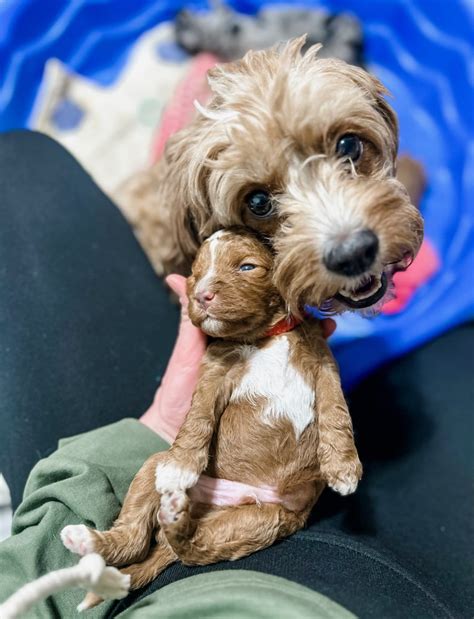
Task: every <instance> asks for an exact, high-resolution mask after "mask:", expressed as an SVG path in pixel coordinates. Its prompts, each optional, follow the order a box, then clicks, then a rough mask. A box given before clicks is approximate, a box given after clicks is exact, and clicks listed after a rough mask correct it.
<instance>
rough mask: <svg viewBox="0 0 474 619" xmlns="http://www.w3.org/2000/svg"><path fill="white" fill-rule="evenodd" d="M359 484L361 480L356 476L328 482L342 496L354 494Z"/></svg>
mask: <svg viewBox="0 0 474 619" xmlns="http://www.w3.org/2000/svg"><path fill="white" fill-rule="evenodd" d="M358 484H359V480H358V478H357V477H356V476H354V477H344V478H342V479H335V480H333V481H331V482H329V483H328V485H329V487H330V488H332V489H333V490H334V491H335V492H338V493H339V494H341V495H342V496H347V495H348V494H353V493H354V492H355V491H356V490H357V486H358Z"/></svg>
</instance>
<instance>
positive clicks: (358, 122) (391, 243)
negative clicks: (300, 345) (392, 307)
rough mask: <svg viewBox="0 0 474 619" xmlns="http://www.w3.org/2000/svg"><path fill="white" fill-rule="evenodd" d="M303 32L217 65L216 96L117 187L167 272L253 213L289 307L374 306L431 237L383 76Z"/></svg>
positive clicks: (186, 264)
mask: <svg viewBox="0 0 474 619" xmlns="http://www.w3.org/2000/svg"><path fill="white" fill-rule="evenodd" d="M304 43H305V38H304V37H301V38H298V39H294V40H291V41H290V42H288V43H287V44H286V45H284V46H283V47H282V48H271V49H267V50H264V51H257V52H249V53H248V54H247V55H246V56H245V57H244V58H243V59H242V60H240V61H237V62H233V63H229V64H224V65H222V66H218V67H216V68H215V69H213V70H211V71H210V73H209V82H210V87H211V89H212V92H213V96H212V99H211V101H210V103H209V105H208V106H207V108H203V107H201V106H200V105H199V104H198V105H197V107H198V110H199V112H200V113H199V115H198V116H197V118H196V119H195V120H194V121H193V122H192V123H191V124H190V125H189V126H188V127H186V128H185V129H184V130H182V131H180V132H178V133H177V134H175V135H174V136H173V137H172V138H171V139H170V140H169V142H168V145H167V149H166V152H165V155H164V157H163V158H162V160H161V161H160V162H159V163H158V164H157V165H156V166H155V167H154V168H152V169H151V170H149V171H146V172H143V173H142V174H140V175H138V176H136V177H135V178H133V179H132V180H131V181H130V182H129V183H127V185H126V186H125V187H124V188H123V190H122V191H121V192H120V193H119V195H118V196H117V200H118V202H119V204H120V205H121V206H122V208H123V210H124V212H125V214H126V215H127V217H128V218H129V219H130V221H131V223H132V225H133V226H134V228H135V231H136V234H137V236H138V239H139V240H140V241H141V243H142V245H143V246H144V248H145V250H146V252H147V254H148V256H149V257H150V259H151V261H152V263H153V265H154V267H155V269H156V271H157V272H158V273H160V274H163V273H169V272H181V273H183V274H185V275H188V274H189V270H190V266H191V263H192V261H193V259H194V257H195V255H196V252H197V250H198V248H199V246H200V245H201V243H202V241H203V240H204V239H205V238H207V237H208V236H209V235H210V234H211V233H212V232H214V231H215V230H216V229H218V228H222V227H228V226H232V225H245V226H247V227H249V228H250V229H253V230H256V231H258V232H259V233H260V234H263V235H265V236H266V237H267V238H268V239H270V241H271V242H272V245H273V247H274V249H275V252H276V268H275V271H274V278H275V279H274V281H275V285H276V286H277V288H278V290H279V291H280V294H281V295H282V296H283V297H284V298H285V300H286V301H287V303H288V304H289V306H290V308H291V310H292V312H293V313H295V314H297V313H298V312H299V310H300V308H301V307H303V306H304V304H309V305H317V306H320V307H322V308H324V309H326V310H328V311H331V312H341V311H344V310H347V309H351V310H366V309H367V308H369V310H370V311H376V310H377V309H379V308H380V307H381V306H382V304H383V302H385V301H386V300H387V298H388V295H389V294H390V287H391V286H390V283H391V278H392V275H393V273H394V272H395V271H397V270H402V269H405V268H406V267H407V266H408V265H409V264H410V262H411V261H412V260H413V257H414V256H415V255H416V253H417V251H418V249H419V247H420V244H421V241H422V237H423V223H422V219H421V216H420V214H419V212H418V209H417V208H416V207H415V206H414V205H413V204H412V203H411V200H410V197H409V195H408V193H407V191H406V189H405V187H404V186H403V184H402V183H401V182H400V181H399V180H397V178H396V157H397V150H398V125H397V118H396V116H395V113H394V111H393V110H392V108H391V107H390V106H389V105H388V103H387V102H386V101H385V99H384V96H385V95H386V94H387V91H386V90H385V88H384V87H383V85H382V84H381V83H380V82H379V81H378V80H377V79H376V78H375V77H373V76H372V75H370V74H369V73H367V72H366V71H364V70H363V69H360V68H358V67H354V66H350V65H348V64H346V63H345V62H343V61H340V60H334V59H332V60H330V59H323V58H321V59H318V57H317V52H318V49H319V47H318V46H317V45H316V46H313V47H311V48H310V49H309V50H308V51H307V52H306V53H304V55H303V54H302V53H301V49H302V47H303V45H304ZM407 167H408V168H411V169H408V170H407ZM404 172H405V176H408V177H410V176H413V174H414V175H415V177H420V176H421V173H420V171H419V169H418V168H416V166H415V167H413V166H411V165H410V161H409V160H408V161H405V169H404ZM419 184H420V183H419V182H418V183H417V182H416V181H415V186H417V185H419ZM411 186H413V182H411Z"/></svg>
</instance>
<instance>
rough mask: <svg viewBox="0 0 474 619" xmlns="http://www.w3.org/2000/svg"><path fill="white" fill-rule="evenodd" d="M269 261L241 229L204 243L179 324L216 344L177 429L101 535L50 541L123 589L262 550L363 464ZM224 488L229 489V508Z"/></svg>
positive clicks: (315, 339)
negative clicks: (98, 559) (109, 571)
mask: <svg viewBox="0 0 474 619" xmlns="http://www.w3.org/2000/svg"><path fill="white" fill-rule="evenodd" d="M273 262H274V259H273V255H272V253H271V251H270V249H269V248H268V247H267V246H265V245H264V244H262V242H261V241H260V240H259V239H257V237H256V236H255V234H254V233H252V232H249V231H248V230H244V229H234V230H228V231H218V232H216V233H215V234H213V235H212V236H211V237H210V239H208V240H207V241H206V242H205V243H204V244H203V246H202V248H201V250H200V251H199V253H198V255H197V258H196V260H195V262H194V265H193V268H192V275H191V276H190V277H189V279H188V285H187V290H188V295H189V300H190V301H189V315H190V318H191V320H192V322H193V323H194V324H195V325H196V326H199V327H200V328H201V329H202V330H203V331H205V332H206V333H207V334H209V335H211V336H212V337H213V338H215V339H213V340H212V341H211V343H210V344H209V346H208V348H207V351H206V354H205V356H204V359H203V362H202V367H201V372H200V377H199V381H198V385H197V387H196V390H195V393H194V396H193V400H192V405H191V410H190V411H189V413H188V416H187V418H186V421H185V422H184V425H183V426H182V428H181V430H180V431H179V433H178V436H177V438H176V440H175V442H174V443H173V445H172V446H171V447H170V449H169V450H168V452H165V453H159V454H156V455H154V456H152V457H151V458H149V460H147V462H146V463H145V464H144V466H143V467H142V469H141V470H140V471H139V472H138V474H137V475H136V477H135V479H134V481H133V483H132V484H131V487H130V490H129V492H128V494H127V497H126V499H125V502H124V505H123V508H122V511H121V512H120V515H119V517H118V519H117V520H116V522H115V523H114V525H113V527H112V528H111V529H110V530H109V531H106V532H99V531H94V530H91V529H88V528H87V527H85V526H84V525H73V526H67V527H66V528H65V529H63V531H62V534H61V535H62V539H63V542H64V544H65V545H66V547H67V548H69V549H70V550H71V551H73V552H76V553H78V554H87V553H89V552H98V553H99V554H101V555H102V556H103V558H104V559H105V561H106V562H107V563H109V564H111V565H114V566H120V567H122V572H123V573H124V574H128V575H130V577H131V587H132V589H136V588H139V587H143V586H144V585H145V584H147V583H148V582H150V581H151V580H153V579H154V578H155V577H156V576H157V575H158V574H159V573H160V572H161V571H162V570H163V569H165V568H166V567H167V566H168V565H170V564H171V563H173V562H174V561H177V560H180V561H182V562H183V563H185V564H188V565H193V564H197V565H205V564H208V563H214V562H217V561H221V560H224V559H227V560H234V559H238V558H239V557H243V556H245V555H248V554H250V553H252V552H255V551H257V550H259V549H261V548H265V547H267V546H269V545H271V544H272V543H273V542H274V541H275V540H277V539H278V538H281V537H284V536H287V535H290V534H291V533H294V532H295V531H297V530H298V529H300V528H302V527H303V526H304V524H305V522H306V520H307V518H308V515H309V513H310V511H311V508H312V507H313V505H314V504H315V502H316V500H317V499H318V497H319V495H320V494H321V492H322V490H323V488H324V487H325V486H326V485H329V486H330V487H331V488H333V489H334V490H336V491H337V492H339V493H340V494H343V495H345V494H349V493H351V492H354V491H355V489H356V487H357V484H358V481H359V479H360V477H361V474H362V467H361V463H360V461H359V458H358V455H357V451H356V447H355V445H354V438H353V432H352V423H351V419H350V416H349V413H348V410H347V406H346V402H345V400H344V396H343V394H342V391H341V386H340V381H339V374H338V370H337V367H336V364H335V361H334V359H333V357H332V355H331V353H330V351H329V348H328V346H327V344H326V342H325V340H324V338H323V336H322V333H321V329H320V325H319V323H318V322H316V321H307V322H300V323H298V321H297V320H295V319H294V318H293V317H291V316H289V315H288V311H287V307H286V304H285V302H284V301H283V299H282V298H281V296H280V295H279V293H278V290H277V289H276V287H275V285H274V283H273V280H274V273H273ZM203 473H205V475H202V474H203ZM225 480H232V481H234V482H238V483H235V484H234V486H232V487H231V490H232V494H231V496H230V497H229V496H227V494H228V492H229V487H228V482H226V481H225ZM223 492H226V493H227V494H224V496H222V495H223ZM153 534H155V543H152V540H153ZM98 601H100V600H98V599H97V598H94V597H93V596H89V597H88V599H87V601H86V606H91V605H94V604H95V603H97V602H98Z"/></svg>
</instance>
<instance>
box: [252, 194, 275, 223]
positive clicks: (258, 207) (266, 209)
mask: <svg viewBox="0 0 474 619" xmlns="http://www.w3.org/2000/svg"><path fill="white" fill-rule="evenodd" d="M245 201H246V202H247V206H248V207H249V210H250V211H251V212H252V213H253V214H254V215H255V217H261V218H263V217H270V215H272V213H273V211H274V206H273V203H272V199H271V198H270V194H269V193H268V191H265V190H264V189H256V190H255V191H251V192H250V193H249V194H248V195H247V197H246V198H245Z"/></svg>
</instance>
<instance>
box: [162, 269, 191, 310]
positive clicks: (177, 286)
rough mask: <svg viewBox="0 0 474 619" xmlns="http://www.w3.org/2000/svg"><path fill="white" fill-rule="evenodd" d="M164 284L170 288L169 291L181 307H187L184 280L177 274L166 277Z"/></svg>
mask: <svg viewBox="0 0 474 619" xmlns="http://www.w3.org/2000/svg"><path fill="white" fill-rule="evenodd" d="M165 282H166V283H167V284H168V286H169V287H170V288H171V290H172V291H173V292H174V293H175V294H176V295H177V296H178V298H179V302H180V303H181V306H182V307H184V306H186V307H187V306H188V297H187V295H186V278H185V277H183V276H182V275H178V274H177V273H173V274H172V275H168V277H167V278H166V279H165Z"/></svg>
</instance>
